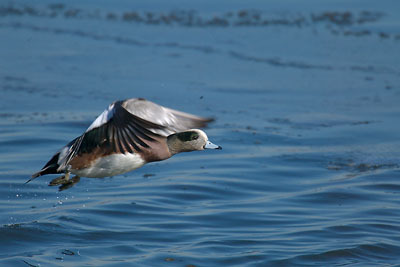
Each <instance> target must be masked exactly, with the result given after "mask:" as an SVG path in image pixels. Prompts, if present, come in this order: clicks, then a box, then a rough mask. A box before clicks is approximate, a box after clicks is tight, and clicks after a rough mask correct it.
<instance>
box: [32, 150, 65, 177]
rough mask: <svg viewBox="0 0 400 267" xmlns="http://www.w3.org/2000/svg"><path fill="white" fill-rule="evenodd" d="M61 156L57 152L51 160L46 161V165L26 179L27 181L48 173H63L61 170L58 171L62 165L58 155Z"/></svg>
mask: <svg viewBox="0 0 400 267" xmlns="http://www.w3.org/2000/svg"><path fill="white" fill-rule="evenodd" d="M59 156H60V153H57V154H55V155H54V156H53V157H52V158H51V160H49V162H47V163H46V165H44V167H43V168H42V169H41V170H40V171H38V172H36V173H34V174H32V177H31V178H30V179H29V180H28V181H26V183H29V182H30V181H32V180H34V179H35V178H37V177H39V176H42V175H46V174H56V173H61V172H59V171H57V169H58V167H60V165H58V163H57V162H58V157H59Z"/></svg>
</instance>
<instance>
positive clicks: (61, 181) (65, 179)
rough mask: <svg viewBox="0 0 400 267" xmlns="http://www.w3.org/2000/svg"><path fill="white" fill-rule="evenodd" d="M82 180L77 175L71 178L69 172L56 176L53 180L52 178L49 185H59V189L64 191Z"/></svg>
mask: <svg viewBox="0 0 400 267" xmlns="http://www.w3.org/2000/svg"><path fill="white" fill-rule="evenodd" d="M80 180H81V178H80V177H79V176H77V175H76V176H74V177H72V178H71V179H70V178H69V173H66V174H65V175H62V176H60V177H57V178H54V179H53V180H51V181H50V183H49V186H57V185H59V186H60V187H59V188H58V191H63V190H66V189H68V188H71V187H73V186H74V185H75V184H76V183H78V182H79V181H80Z"/></svg>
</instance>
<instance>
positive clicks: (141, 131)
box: [27, 98, 221, 191]
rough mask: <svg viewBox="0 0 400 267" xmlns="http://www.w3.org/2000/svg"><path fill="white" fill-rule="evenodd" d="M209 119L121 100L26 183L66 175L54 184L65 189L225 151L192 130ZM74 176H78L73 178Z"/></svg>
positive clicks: (145, 102) (205, 123) (112, 105)
mask: <svg viewBox="0 0 400 267" xmlns="http://www.w3.org/2000/svg"><path fill="white" fill-rule="evenodd" d="M210 121H212V119H210V118H202V117H198V116H195V115H192V114H188V113H185V112H181V111H177V110H173V109H170V108H167V107H163V106H161V105H158V104H156V103H153V102H151V101H148V100H145V99H143V98H131V99H127V100H122V101H116V102H114V103H112V104H110V105H109V106H108V108H107V109H106V110H104V112H103V113H101V114H100V115H99V116H98V117H97V118H96V119H95V120H94V121H93V123H92V124H91V125H90V126H89V128H88V129H87V130H86V131H85V132H84V133H83V134H82V135H81V136H79V137H77V138H75V139H74V140H72V141H71V142H69V143H68V144H67V145H66V146H64V147H63V148H61V149H60V150H59V151H58V152H57V153H56V154H55V155H54V156H53V157H52V158H51V159H50V160H49V162H47V163H46V165H44V167H43V168H42V169H41V170H40V171H38V172H37V173H34V174H33V175H32V177H31V179H29V180H28V181H27V183H28V182H30V181H31V180H33V179H35V178H37V177H39V176H42V175H46V174H60V173H61V174H63V175H62V176H60V177H58V178H55V179H53V180H52V181H51V182H50V184H49V185H50V186H55V185H60V188H59V190H60V191H61V190H64V189H67V188H70V187H71V186H73V185H74V184H76V183H77V182H79V180H80V177H93V178H101V177H108V176H114V175H118V174H122V173H126V172H129V171H132V170H134V169H137V168H139V167H141V166H143V165H144V164H146V163H148V162H153V161H161V160H165V159H168V158H170V157H171V156H173V155H175V154H177V153H180V152H189V151H194V150H204V149H221V147H220V146H218V145H215V144H213V143H211V142H210V141H209V140H208V137H207V135H206V134H205V133H204V132H203V131H202V130H199V129H193V128H201V127H205V126H206V125H207V123H208V122H210ZM71 173H72V174H74V175H75V176H74V177H72V178H70V174H71Z"/></svg>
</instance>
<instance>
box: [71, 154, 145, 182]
mask: <svg viewBox="0 0 400 267" xmlns="http://www.w3.org/2000/svg"><path fill="white" fill-rule="evenodd" d="M145 163H146V162H145V161H144V160H143V159H142V158H141V157H140V156H139V155H138V154H130V153H127V154H112V155H109V156H106V157H103V158H99V159H97V160H96V161H95V162H94V164H92V166H90V167H88V168H85V169H80V170H74V169H71V170H70V171H71V173H73V174H75V175H78V176H80V177H93V178H102V177H107V176H114V175H118V174H121V173H125V172H129V171H132V170H134V169H137V168H139V167H142V166H143V165H144V164H145Z"/></svg>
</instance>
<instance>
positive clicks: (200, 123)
mask: <svg viewBox="0 0 400 267" xmlns="http://www.w3.org/2000/svg"><path fill="white" fill-rule="evenodd" d="M213 121H215V119H214V118H199V119H196V120H194V121H193V123H194V127H199V128H204V127H207V125H208V124H209V123H210V122H213Z"/></svg>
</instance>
